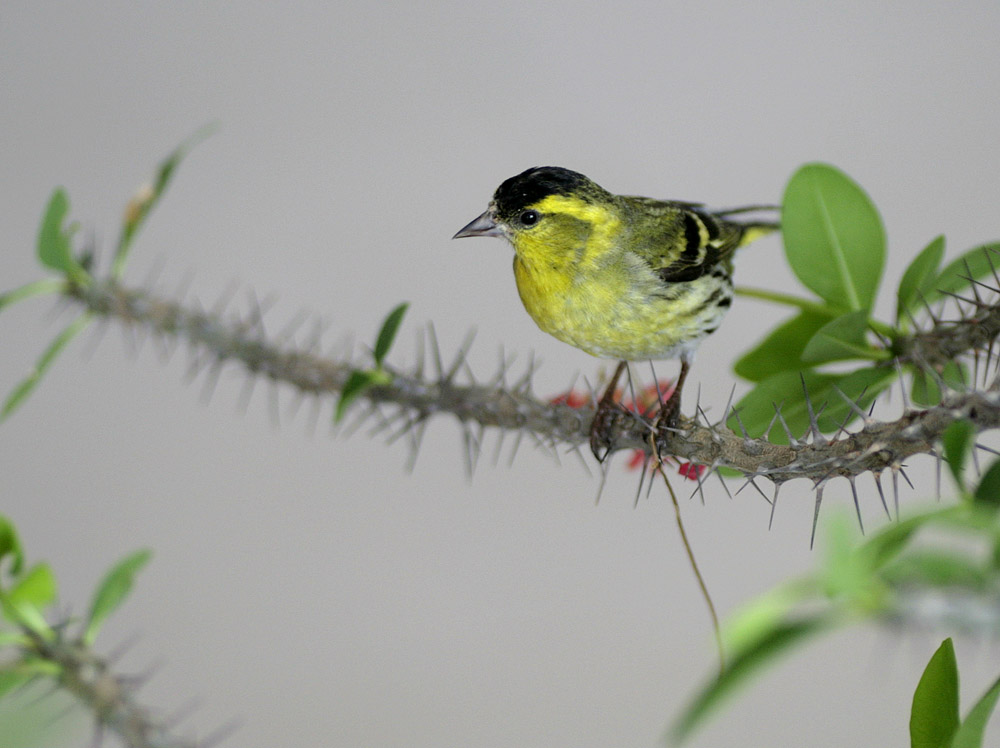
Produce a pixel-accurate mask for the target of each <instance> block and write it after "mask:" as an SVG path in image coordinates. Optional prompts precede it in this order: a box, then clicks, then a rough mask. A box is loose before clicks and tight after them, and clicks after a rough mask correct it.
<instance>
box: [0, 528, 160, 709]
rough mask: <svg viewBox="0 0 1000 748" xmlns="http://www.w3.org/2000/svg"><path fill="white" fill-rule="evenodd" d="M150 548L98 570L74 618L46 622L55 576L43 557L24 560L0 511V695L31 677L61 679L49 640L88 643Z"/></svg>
mask: <svg viewBox="0 0 1000 748" xmlns="http://www.w3.org/2000/svg"><path fill="white" fill-rule="evenodd" d="M150 556H151V553H150V551H148V550H140V551H137V552H135V553H132V554H130V555H129V556H126V557H125V558H124V559H122V560H121V561H119V562H118V563H117V564H115V565H114V566H113V567H111V569H109V570H108V572H107V573H106V574H105V575H104V578H103V579H102V580H101V582H100V584H98V586H97V588H96V589H95V591H94V594H93V597H92V598H91V601H90V607H89V609H88V611H87V615H86V616H85V617H83V618H82V619H80V620H76V621H70V622H60V623H59V625H58V626H55V625H53V624H51V623H49V621H50V619H51V618H52V617H53V616H54V615H55V612H54V610H53V608H54V605H55V602H56V597H57V584H56V578H55V575H54V574H53V572H52V569H51V568H50V566H49V565H48V564H47V563H45V562H38V563H35V564H32V565H30V566H29V565H27V564H26V562H25V556H24V549H23V547H22V545H21V541H20V539H19V537H18V534H17V531H16V530H15V528H14V525H13V524H12V523H11V522H10V521H9V520H8V519H7V518H6V517H3V516H0V653H2V656H0V696H3V695H5V694H8V693H10V692H11V691H14V690H16V689H18V688H20V687H22V686H24V685H26V684H27V683H29V682H30V681H33V680H36V679H51V680H52V681H53V682H55V683H59V682H61V680H62V678H63V676H64V673H63V666H64V664H63V663H61V662H59V661H57V659H55V658H53V657H52V656H51V652H50V651H49V645H51V644H52V643H53V642H56V641H57V640H58V641H61V642H70V643H71V644H73V645H76V646H80V647H84V648H89V647H91V646H92V645H93V643H94V641H95V640H96V639H97V635H98V634H99V633H100V631H101V628H102V627H103V625H104V624H105V622H106V621H107V620H108V618H109V617H110V616H111V614H112V613H114V612H115V611H116V610H117V609H118V607H119V606H120V605H121V604H122V603H123V602H124V601H125V599H126V598H127V597H128V594H129V592H130V591H131V589H132V583H133V580H134V578H135V575H136V574H137V573H138V572H139V571H140V570H141V569H142V567H143V566H145V565H146V563H147V562H148V561H149V559H150Z"/></svg>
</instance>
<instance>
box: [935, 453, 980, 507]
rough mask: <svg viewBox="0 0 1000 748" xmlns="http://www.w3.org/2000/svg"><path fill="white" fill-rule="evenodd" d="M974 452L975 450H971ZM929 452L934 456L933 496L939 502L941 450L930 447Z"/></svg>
mask: <svg viewBox="0 0 1000 748" xmlns="http://www.w3.org/2000/svg"><path fill="white" fill-rule="evenodd" d="M973 452H975V450H973ZM930 454H931V455H932V456H933V457H934V497H935V499H936V500H937V501H938V503H940V502H941V463H942V461H943V460H942V457H941V452H939V451H938V450H936V449H932V450H931V451H930Z"/></svg>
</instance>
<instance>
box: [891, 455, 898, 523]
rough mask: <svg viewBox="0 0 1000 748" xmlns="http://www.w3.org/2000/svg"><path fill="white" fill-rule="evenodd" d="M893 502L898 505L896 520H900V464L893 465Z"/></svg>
mask: <svg viewBox="0 0 1000 748" xmlns="http://www.w3.org/2000/svg"><path fill="white" fill-rule="evenodd" d="M892 503H893V506H895V507H896V521H897V522H899V466H898V465H893V466H892Z"/></svg>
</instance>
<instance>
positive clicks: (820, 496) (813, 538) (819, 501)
mask: <svg viewBox="0 0 1000 748" xmlns="http://www.w3.org/2000/svg"><path fill="white" fill-rule="evenodd" d="M822 503H823V486H822V485H819V486H816V504H815V507H814V508H813V526H812V534H811V535H810V536H809V550H812V549H813V545H814V544H815V543H816V523H817V522H818V521H819V506H820V504H822Z"/></svg>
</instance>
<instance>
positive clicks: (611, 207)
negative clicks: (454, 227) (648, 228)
mask: <svg viewBox="0 0 1000 748" xmlns="http://www.w3.org/2000/svg"><path fill="white" fill-rule="evenodd" d="M619 222H620V218H619V215H618V211H617V210H616V203H615V200H614V196H613V195H612V194H611V193H609V192H608V191H607V190H605V189H604V188H602V187H600V186H599V185H597V184H596V183H595V182H593V181H591V180H590V179H588V178H587V177H585V176H584V175H583V174H580V173H579V172H575V171H570V170H569V169H563V168H562V167H559V166H536V167H534V168H532V169H528V170H527V171H524V172H521V173H520V174H518V175H517V176H514V177H511V178H510V179H508V180H506V181H505V182H504V183H503V184H501V185H500V186H499V187H497V190H496V192H494V193H493V200H491V201H490V206H489V208H488V209H487V210H486V212H485V213H483V214H482V215H480V216H478V217H477V218H475V219H474V220H473V221H472V222H470V223H469V224H468V225H466V226H464V227H463V228H462V229H460V230H459V232H458V233H457V234H455V236H454V238H455V239H458V238H461V237H465V236H502V237H505V238H506V239H508V240H509V241H510V243H511V244H512V245H514V250H515V251H516V252H517V254H518V256H520V257H521V258H522V259H524V260H528V261H544V262H547V263H550V264H553V263H560V261H565V262H572V261H573V260H574V257H575V258H577V260H578V259H579V255H580V253H581V251H582V250H583V249H584V248H585V247H586V246H587V244H588V242H590V240H591V238H592V237H593V236H595V235H603V234H605V233H606V232H608V231H609V230H612V229H613V228H615V227H617V225H618V224H619Z"/></svg>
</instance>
